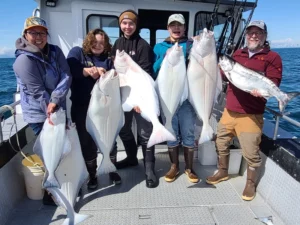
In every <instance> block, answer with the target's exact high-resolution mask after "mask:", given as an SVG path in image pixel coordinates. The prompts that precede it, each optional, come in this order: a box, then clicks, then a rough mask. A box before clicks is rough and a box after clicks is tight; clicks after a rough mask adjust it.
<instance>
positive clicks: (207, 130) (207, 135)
mask: <svg viewBox="0 0 300 225" xmlns="http://www.w3.org/2000/svg"><path fill="white" fill-rule="evenodd" d="M213 135H214V130H213V129H212V127H211V126H210V125H209V124H208V125H205V124H203V128H202V131H201V135H200V138H199V145H200V144H202V143H204V142H207V141H210V140H211V139H212V138H213Z"/></svg>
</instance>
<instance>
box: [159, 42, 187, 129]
mask: <svg viewBox="0 0 300 225" xmlns="http://www.w3.org/2000/svg"><path fill="white" fill-rule="evenodd" d="M156 90H157V93H158V96H159V100H160V105H161V108H162V111H163V114H164V116H165V117H166V123H165V127H166V128H167V130H168V131H170V132H171V133H172V134H174V131H173V128H172V123H171V122H172V118H173V116H174V114H175V112H176V110H177V108H178V106H179V105H180V104H181V103H182V102H183V101H185V100H186V99H187V97H188V87H187V78H186V66H185V58H184V55H183V51H182V47H181V46H178V43H177V42H176V44H175V45H174V46H173V47H172V48H170V50H168V53H167V55H166V56H165V58H164V60H163V62H162V64H161V67H160V70H159V73H158V77H157V79H156Z"/></svg>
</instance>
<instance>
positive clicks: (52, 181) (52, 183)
mask: <svg viewBox="0 0 300 225" xmlns="http://www.w3.org/2000/svg"><path fill="white" fill-rule="evenodd" d="M43 187H44V188H53V187H56V188H60V184H59V183H58V181H57V179H56V177H55V175H54V174H49V176H48V177H47V179H46V180H45V182H44V184H43Z"/></svg>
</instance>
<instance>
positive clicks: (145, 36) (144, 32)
mask: <svg viewBox="0 0 300 225" xmlns="http://www.w3.org/2000/svg"><path fill="white" fill-rule="evenodd" d="M140 36H141V37H142V38H143V39H145V41H147V42H148V44H150V30H149V29H148V28H143V29H141V30H140Z"/></svg>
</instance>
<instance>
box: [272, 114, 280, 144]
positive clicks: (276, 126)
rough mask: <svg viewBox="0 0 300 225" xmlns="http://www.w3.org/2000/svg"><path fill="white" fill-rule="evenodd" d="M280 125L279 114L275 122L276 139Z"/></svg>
mask: <svg viewBox="0 0 300 225" xmlns="http://www.w3.org/2000/svg"><path fill="white" fill-rule="evenodd" d="M278 127H279V116H276V123H275V129H274V136H273V140H274V141H275V140H276V139H277V133H278Z"/></svg>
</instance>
